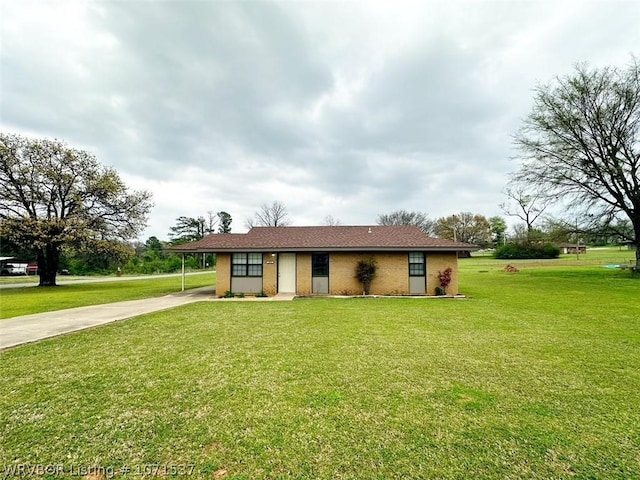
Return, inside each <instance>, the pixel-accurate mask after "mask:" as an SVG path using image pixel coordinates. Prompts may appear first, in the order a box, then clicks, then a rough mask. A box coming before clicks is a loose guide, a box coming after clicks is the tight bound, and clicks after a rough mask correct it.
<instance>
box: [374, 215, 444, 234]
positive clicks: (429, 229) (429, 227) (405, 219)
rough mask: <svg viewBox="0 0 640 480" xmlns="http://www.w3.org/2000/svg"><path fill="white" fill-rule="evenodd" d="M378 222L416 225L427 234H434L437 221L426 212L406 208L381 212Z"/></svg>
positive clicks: (382, 223)
mask: <svg viewBox="0 0 640 480" xmlns="http://www.w3.org/2000/svg"><path fill="white" fill-rule="evenodd" d="M377 222H378V225H416V226H418V227H420V230H422V231H423V233H424V234H425V235H432V234H433V229H434V226H435V222H434V221H433V220H431V219H430V218H429V216H428V215H427V214H426V213H422V212H407V211H406V210H396V211H395V212H391V213H385V214H380V215H378V221H377Z"/></svg>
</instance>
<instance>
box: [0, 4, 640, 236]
mask: <svg viewBox="0 0 640 480" xmlns="http://www.w3.org/2000/svg"><path fill="white" fill-rule="evenodd" d="M0 1H1V2H2V4H1V5H2V7H1V8H2V11H1V12H0V15H1V18H2V20H1V22H2V23H1V38H0V40H1V47H0V48H1V71H0V82H1V83H0V95H1V96H0V102H1V104H0V108H1V110H0V123H1V125H0V129H1V131H3V132H5V133H9V132H11V133H20V134H24V135H28V136H34V137H40V138H44V137H46V138H57V139H59V140H64V141H65V142H66V143H67V144H69V145H70V146H73V147H76V148H81V149H85V150H88V151H90V152H92V153H93V154H95V155H96V157H97V158H98V160H99V161H100V162H102V163H103V164H105V165H111V166H114V167H115V168H116V169H117V170H118V171H119V172H120V174H121V176H122V177H123V178H124V180H125V181H126V183H127V184H128V185H129V186H130V187H132V188H135V189H147V190H150V191H151V192H152V193H153V197H154V203H155V207H154V208H153V210H152V212H151V216H150V219H149V226H148V227H147V229H146V230H144V231H143V232H142V233H141V235H140V238H142V239H145V238H147V237H149V236H151V235H156V236H158V237H159V238H161V239H168V232H169V227H170V226H172V225H174V224H175V219H176V217H178V216H181V215H186V216H192V217H196V216H200V215H202V216H204V215H206V212H208V211H214V212H217V211H220V210H225V211H227V212H229V213H230V214H231V216H232V217H233V223H232V229H233V231H234V232H243V231H245V230H246V229H245V227H244V223H245V220H246V219H247V218H249V217H252V216H253V214H254V212H255V211H256V210H258V208H259V207H260V205H261V204H262V203H265V202H272V201H274V200H278V201H281V202H283V203H284V204H285V205H286V207H287V208H288V211H289V217H290V219H291V220H292V221H293V224H294V225H317V224H321V223H322V222H323V219H324V218H325V217H326V216H327V215H331V216H332V217H333V218H335V219H338V220H340V221H341V223H342V224H346V225H349V224H373V223H375V221H376V217H377V215H378V214H380V213H390V212H392V211H394V210H397V209H407V210H418V211H422V212H426V213H428V214H429V216H430V217H431V218H434V219H435V218H437V217H440V216H445V215H450V214H453V213H457V212H461V211H471V212H473V213H481V214H483V215H486V216H492V215H496V214H501V213H502V212H501V210H500V208H499V206H498V205H499V204H500V203H501V202H503V201H504V200H505V198H504V195H503V193H502V192H503V189H504V187H505V184H506V181H507V177H508V174H509V172H511V171H513V170H515V169H516V168H517V161H516V160H514V159H513V157H514V155H516V153H517V152H516V151H515V150H514V149H513V146H512V143H511V135H512V134H513V133H514V132H515V131H516V130H517V128H518V126H519V125H520V122H521V119H522V118H523V117H524V116H525V115H526V114H527V113H528V111H529V110H530V108H531V104H532V103H531V102H532V89H533V88H534V87H535V86H536V84H538V83H546V82H549V81H550V80H552V79H553V77H554V76H556V75H564V74H567V73H569V72H571V71H572V69H573V68H574V66H575V64H576V62H583V61H584V62H588V63H590V64H591V65H594V66H603V65H617V66H625V65H626V64H628V63H629V61H630V59H631V55H632V54H636V55H638V54H640V28H639V27H638V25H640V2H636V1H629V2H622V1H591V2H589V1H587V2H572V1H567V2H558V1H517V2H515V1H506V0H505V1H466V2H455V1H441V2H439V1H423V2H415V3H412V2H400V1H392V2H364V1H363V2H314V1H305V2H275V3H273V2H266V1H253V2H214V1H206V0H202V1H177V0H175V1H171V0H165V1H124V0H118V1H80V0H78V1H56V0H40V1H29V0H20V1H15V0H0Z"/></svg>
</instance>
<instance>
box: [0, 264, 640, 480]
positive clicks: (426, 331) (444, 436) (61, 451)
mask: <svg viewBox="0 0 640 480" xmlns="http://www.w3.org/2000/svg"><path fill="white" fill-rule="evenodd" d="M461 280H462V283H461V289H462V291H463V292H464V293H466V294H467V295H469V297H470V298H469V299H467V300H444V299H430V300H425V299H357V298H355V299H305V300H296V301H293V302H284V303H281V302H259V303H258V302H246V303H242V302H230V303H226V302H210V303H199V304H192V305H188V306H185V307H181V308H178V309H175V310H172V311H165V312H161V313H157V314H153V315H148V316H144V317H140V318H137V319H133V320H129V321H126V322H121V323H116V324H111V325H108V326H106V327H102V328H97V329H92V330H88V331H84V332H79V333H76V334H71V335H66V336H64V337H61V338H56V339H51V340H46V341H43V342H40V343H38V344H33V345H26V346H23V347H19V348H14V349H10V350H8V351H6V352H4V353H2V357H1V361H2V374H3V380H4V381H3V383H2V387H0V388H1V390H0V409H1V411H2V412H3V415H2V418H1V420H0V422H1V424H0V432H1V433H0V435H1V436H2V450H1V456H0V463H1V464H2V466H4V467H5V471H6V468H7V467H8V466H16V465H24V464H28V465H60V466H61V467H62V468H63V469H65V470H66V471H70V470H73V471H78V468H79V467H85V468H86V467H91V466H93V467H94V468H102V469H104V470H102V471H103V472H105V473H107V474H109V473H110V472H113V473H114V475H115V477H116V478H141V476H140V475H137V474H139V473H145V472H146V473H149V475H148V477H149V478H151V473H159V474H161V475H164V474H167V475H170V474H171V473H172V468H174V467H175V469H174V470H173V472H175V473H178V472H179V470H178V469H179V468H182V466H186V468H188V471H187V470H184V472H186V473H188V472H189V471H190V469H191V468H193V475H192V476H190V477H189V476H187V475H184V477H183V478H209V479H211V478H228V479H231V478H234V479H240V478H242V479H253V478H309V479H316V478H326V479H333V478H354V479H356V478H357V479H361V478H379V479H387V478H445V479H446V478H452V479H453V478H459V479H467V478H486V479H495V478H514V479H515V478H540V479H543V478H544V479H547V478H584V479H586V478H620V479H623V478H625V479H626V478H640V462H639V460H638V459H639V458H640V410H639V409H638V405H639V404H640V393H639V392H640V369H639V368H638V365H640V300H639V298H640V295H639V293H640V280H638V279H637V278H636V279H633V278H630V277H629V276H628V275H624V274H622V272H616V271H611V270H606V269H602V268H580V269H568V268H561V267H553V268H544V269H524V270H522V271H521V272H520V273H517V274H507V273H503V272H501V271H500V270H498V269H495V270H491V271H484V270H483V271H477V270H475V271H473V270H471V269H469V271H467V272H465V273H464V275H463V277H462V279H461ZM149 465H151V467H149ZM156 466H157V467H156ZM126 469H130V470H129V472H128V473H127V474H125V475H124V476H122V475H121V472H123V471H126ZM154 469H155V470H154ZM52 478H58V477H52ZM95 478H99V476H98V477H95Z"/></svg>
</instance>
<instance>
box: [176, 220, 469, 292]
mask: <svg viewBox="0 0 640 480" xmlns="http://www.w3.org/2000/svg"><path fill="white" fill-rule="evenodd" d="M171 250H172V251H174V252H177V253H215V254H216V256H217V264H216V265H217V266H216V269H217V293H218V295H222V294H224V293H225V292H227V291H231V292H234V293H252V294H257V293H260V292H264V293H265V294H267V295H275V294H277V293H293V294H296V295H359V294H362V285H361V284H360V283H359V282H358V280H357V279H356V278H355V268H356V264H357V262H358V261H359V260H361V259H364V258H367V257H370V256H371V257H373V258H374V259H375V260H376V261H377V263H378V270H377V273H376V277H375V279H374V281H373V283H372V285H371V294H373V295H387V294H393V295H409V294H411V295H425V294H429V295H433V294H435V289H436V287H437V286H439V285H440V283H439V281H438V273H439V272H441V271H444V270H445V269H447V268H451V269H452V274H453V275H452V276H453V279H452V282H451V284H450V285H449V287H448V288H447V293H448V294H457V293H458V257H457V252H458V251H460V250H466V251H473V250H477V247H475V246H474V245H469V244H466V243H462V242H454V241H451V240H444V239H439V238H432V237H428V236H426V235H425V234H424V233H422V231H421V230H420V229H419V228H418V227H416V226H413V225H401V226H380V225H375V226H336V227H254V228H252V229H251V230H250V231H249V232H248V233H244V234H233V233H227V234H212V235H209V236H207V237H205V238H203V239H202V240H199V241H196V242H191V243H187V244H183V245H178V246H175V247H172V248H171Z"/></svg>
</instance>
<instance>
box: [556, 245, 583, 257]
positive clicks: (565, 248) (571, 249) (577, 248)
mask: <svg viewBox="0 0 640 480" xmlns="http://www.w3.org/2000/svg"><path fill="white" fill-rule="evenodd" d="M558 247H560V253H564V254H568V253H572V254H574V255H575V254H576V253H578V254H582V253H587V246H586V245H584V244H575V243H561V244H560V245H558Z"/></svg>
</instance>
